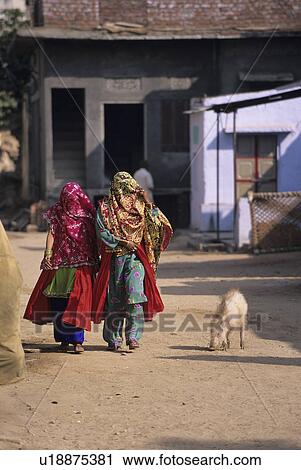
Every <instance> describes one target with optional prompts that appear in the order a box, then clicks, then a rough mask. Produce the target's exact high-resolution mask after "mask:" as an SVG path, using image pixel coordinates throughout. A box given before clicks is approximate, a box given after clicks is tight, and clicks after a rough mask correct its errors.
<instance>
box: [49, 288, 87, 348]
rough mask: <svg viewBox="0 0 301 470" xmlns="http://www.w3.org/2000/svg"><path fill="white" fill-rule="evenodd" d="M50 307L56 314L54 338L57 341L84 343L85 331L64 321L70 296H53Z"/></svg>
mask: <svg viewBox="0 0 301 470" xmlns="http://www.w3.org/2000/svg"><path fill="white" fill-rule="evenodd" d="M49 300H50V308H51V311H52V313H53V314H54V318H53V327H54V339H55V341H56V342H57V343H71V344H82V343H83V342H84V336H85V332H84V330H82V329H81V328H76V327H75V326H72V325H67V323H64V322H63V321H62V317H63V314H64V311H65V310H66V307H67V305H68V300H69V299H68V298H61V297H51V298H50V299H49Z"/></svg>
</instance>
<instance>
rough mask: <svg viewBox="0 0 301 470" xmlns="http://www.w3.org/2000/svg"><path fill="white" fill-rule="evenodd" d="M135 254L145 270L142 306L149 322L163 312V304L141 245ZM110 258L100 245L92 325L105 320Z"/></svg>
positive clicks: (108, 253)
mask: <svg viewBox="0 0 301 470" xmlns="http://www.w3.org/2000/svg"><path fill="white" fill-rule="evenodd" d="M136 254H137V256H138V258H139V259H140V261H141V263H142V264H143V266H144V269H145V277H144V293H145V295H146V297H147V302H146V303H144V304H143V309H144V320H145V321H151V320H152V319H153V316H154V314H155V313H159V312H163V310H164V304H163V302H162V299H161V296H160V293H159V290H158V287H157V283H156V278H155V273H154V270H153V268H152V267H151V265H150V263H149V261H148V258H147V256H146V254H145V251H144V248H143V246H142V245H140V246H139V247H138V249H137V250H136ZM111 258H112V253H110V252H106V251H105V246H104V244H103V243H102V244H101V263H100V271H99V273H98V276H97V278H96V281H95V284H94V289H93V312H92V321H93V322H94V323H100V322H101V321H102V320H104V318H105V303H106V297H107V292H108V285H109V279H110V265H111Z"/></svg>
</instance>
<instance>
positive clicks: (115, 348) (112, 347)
mask: <svg viewBox="0 0 301 470" xmlns="http://www.w3.org/2000/svg"><path fill="white" fill-rule="evenodd" d="M120 350H121V345H120V344H118V343H109V344H108V347H107V351H112V352H119V351H120Z"/></svg>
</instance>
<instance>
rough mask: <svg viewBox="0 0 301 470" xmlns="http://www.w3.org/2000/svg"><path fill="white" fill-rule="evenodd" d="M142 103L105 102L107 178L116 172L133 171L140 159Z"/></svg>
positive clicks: (142, 154)
mask: <svg viewBox="0 0 301 470" xmlns="http://www.w3.org/2000/svg"><path fill="white" fill-rule="evenodd" d="M143 106H144V105H143V104H105V105H104V109H105V148H106V151H107V152H108V153H109V155H110V156H111V159H112V160H113V161H114V163H115V165H116V167H117V168H118V170H117V169H116V167H115V166H114V164H113V162H112V161H111V160H110V158H109V157H108V155H107V154H106V156H105V175H106V178H107V179H109V180H111V178H112V177H113V175H114V174H115V173H116V172H117V171H127V172H129V173H131V174H133V173H134V172H135V171H136V170H137V168H138V165H139V162H140V161H141V160H143V158H144V119H143V118H144V108H143Z"/></svg>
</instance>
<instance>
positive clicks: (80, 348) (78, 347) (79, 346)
mask: <svg viewBox="0 0 301 470" xmlns="http://www.w3.org/2000/svg"><path fill="white" fill-rule="evenodd" d="M73 348H74V352H75V354H81V353H83V352H84V347H83V345H82V344H80V343H78V344H75V345H74V346H73Z"/></svg>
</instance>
